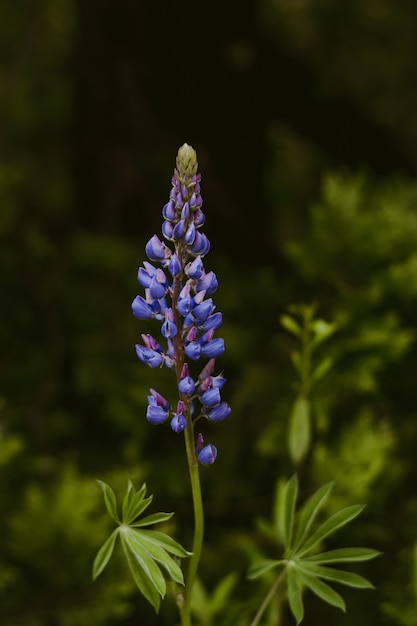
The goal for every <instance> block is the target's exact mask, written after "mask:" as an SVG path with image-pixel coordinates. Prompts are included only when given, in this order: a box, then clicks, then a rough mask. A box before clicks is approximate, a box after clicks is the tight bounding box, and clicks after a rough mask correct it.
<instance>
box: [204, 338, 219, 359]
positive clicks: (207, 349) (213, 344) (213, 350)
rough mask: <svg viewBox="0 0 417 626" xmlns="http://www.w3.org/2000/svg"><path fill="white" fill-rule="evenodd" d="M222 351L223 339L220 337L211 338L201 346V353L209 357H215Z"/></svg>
mask: <svg viewBox="0 0 417 626" xmlns="http://www.w3.org/2000/svg"><path fill="white" fill-rule="evenodd" d="M223 352H224V341H223V339H221V338H220V337H218V338H217V339H212V340H211V341H209V342H208V343H206V344H205V345H203V347H202V353H203V354H204V356H207V357H209V358H217V357H218V356H220V355H221V354H223Z"/></svg>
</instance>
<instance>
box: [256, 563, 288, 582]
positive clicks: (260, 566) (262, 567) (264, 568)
mask: <svg viewBox="0 0 417 626" xmlns="http://www.w3.org/2000/svg"><path fill="white" fill-rule="evenodd" d="M285 562H286V561H276V560H274V559H263V560H262V561H256V562H255V563H252V565H251V566H250V567H249V569H248V578H249V580H255V578H259V576H262V575H263V574H265V572H269V570H271V569H272V568H274V567H278V566H279V565H283V564H284V563H285Z"/></svg>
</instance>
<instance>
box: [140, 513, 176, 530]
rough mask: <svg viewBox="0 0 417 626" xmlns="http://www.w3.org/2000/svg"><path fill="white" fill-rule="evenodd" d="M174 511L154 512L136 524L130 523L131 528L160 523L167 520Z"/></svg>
mask: <svg viewBox="0 0 417 626" xmlns="http://www.w3.org/2000/svg"><path fill="white" fill-rule="evenodd" d="M173 515H174V513H152V515H147V516H146V517H143V518H142V519H141V520H140V521H138V522H135V523H134V524H129V526H130V527H131V528H141V527H142V526H151V525H152V524H159V523H160V522H167V521H168V520H169V519H171V517H172V516H173Z"/></svg>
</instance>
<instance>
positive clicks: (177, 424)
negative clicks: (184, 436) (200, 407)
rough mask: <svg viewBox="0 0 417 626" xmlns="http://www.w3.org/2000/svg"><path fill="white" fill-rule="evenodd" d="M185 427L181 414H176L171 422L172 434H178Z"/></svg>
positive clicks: (185, 422)
mask: <svg viewBox="0 0 417 626" xmlns="http://www.w3.org/2000/svg"><path fill="white" fill-rule="evenodd" d="M186 427H187V420H186V419H185V417H184V415H183V414H182V413H177V414H175V415H174V417H173V418H172V420H171V428H172V430H173V431H174V433H180V432H182V431H183V430H184V429H185V428H186Z"/></svg>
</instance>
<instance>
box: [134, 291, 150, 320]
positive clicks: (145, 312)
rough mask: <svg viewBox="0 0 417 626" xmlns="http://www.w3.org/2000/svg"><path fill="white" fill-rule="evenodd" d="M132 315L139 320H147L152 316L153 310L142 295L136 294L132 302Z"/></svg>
mask: <svg viewBox="0 0 417 626" xmlns="http://www.w3.org/2000/svg"><path fill="white" fill-rule="evenodd" d="M132 311H133V315H134V316H135V317H137V318H138V319H140V320H149V319H151V318H152V317H153V314H154V312H153V310H152V307H151V305H150V304H149V303H148V302H146V300H145V299H144V298H142V296H136V298H135V299H134V300H133V302H132Z"/></svg>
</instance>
